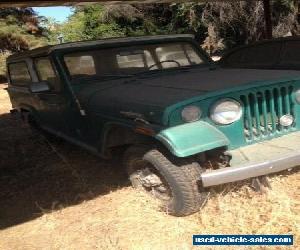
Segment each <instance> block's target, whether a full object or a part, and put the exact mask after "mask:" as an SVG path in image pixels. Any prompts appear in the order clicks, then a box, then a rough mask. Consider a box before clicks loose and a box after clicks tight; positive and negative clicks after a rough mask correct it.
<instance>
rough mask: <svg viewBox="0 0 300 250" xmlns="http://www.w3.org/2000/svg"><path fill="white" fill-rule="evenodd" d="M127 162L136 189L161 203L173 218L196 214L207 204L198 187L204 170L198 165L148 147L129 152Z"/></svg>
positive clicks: (203, 193) (136, 147) (203, 194)
mask: <svg viewBox="0 0 300 250" xmlns="http://www.w3.org/2000/svg"><path fill="white" fill-rule="evenodd" d="M166 155H167V156H166ZM124 161H125V165H126V167H127V171H128V174H129V178H130V181H131V183H132V185H133V187H135V188H138V189H142V190H144V191H146V192H148V193H150V194H151V195H152V196H154V197H156V198H158V199H160V200H161V201H162V203H163V205H164V207H165V208H166V210H167V212H168V213H169V214H172V215H175V216H186V215H189V214H192V213H194V212H196V211H198V210H199V208H200V207H201V206H202V205H203V204H204V203H205V202H206V200H207V196H208V193H207V192H203V190H200V188H199V185H198V178H199V176H200V174H201V172H202V169H201V167H200V165H199V164H198V162H196V161H193V160H191V159H181V158H176V157H174V156H171V155H169V154H167V153H165V154H163V153H162V152H161V151H160V150H158V149H149V148H147V147H144V146H139V147H138V146H134V147H131V148H129V149H128V150H127V151H126V153H125V156H124Z"/></svg>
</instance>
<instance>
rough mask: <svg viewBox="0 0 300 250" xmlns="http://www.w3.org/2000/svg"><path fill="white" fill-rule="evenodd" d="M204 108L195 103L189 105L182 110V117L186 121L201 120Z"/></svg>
mask: <svg viewBox="0 0 300 250" xmlns="http://www.w3.org/2000/svg"><path fill="white" fill-rule="evenodd" d="M201 115H202V110H201V109H200V108H199V107H198V106H195V105H189V106H186V107H184V108H183V109H182V110H181V119H182V120H183V121H184V122H195V121H198V120H200V118H201Z"/></svg>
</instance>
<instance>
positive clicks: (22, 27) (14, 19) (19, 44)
mask: <svg viewBox="0 0 300 250" xmlns="http://www.w3.org/2000/svg"><path fill="white" fill-rule="evenodd" d="M39 23H40V18H39V17H38V16H37V15H36V13H35V12H34V11H33V10H32V9H31V8H25V9H20V8H6V9H0V60H1V62H0V63H1V66H0V75H3V74H5V72H4V70H5V66H4V65H3V62H4V60H5V58H6V57H7V55H8V54H10V53H13V52H17V51H22V50H27V49H30V48H35V47H40V46H43V45H46V44H47V39H46V37H45V36H44V35H43V33H44V29H43V28H42V27H40V26H39Z"/></svg>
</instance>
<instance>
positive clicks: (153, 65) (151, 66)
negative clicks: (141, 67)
mask: <svg viewBox="0 0 300 250" xmlns="http://www.w3.org/2000/svg"><path fill="white" fill-rule="evenodd" d="M168 62H173V63H176V64H177V67H180V66H181V64H180V63H179V62H177V61H175V60H164V61H161V62H158V63H154V64H152V65H150V66H149V67H148V70H151V69H152V68H153V67H155V66H157V65H158V64H163V63H168Z"/></svg>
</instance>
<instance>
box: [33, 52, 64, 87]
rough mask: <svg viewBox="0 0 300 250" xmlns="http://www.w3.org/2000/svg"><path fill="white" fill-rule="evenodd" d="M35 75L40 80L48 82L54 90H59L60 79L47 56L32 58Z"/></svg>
mask: <svg viewBox="0 0 300 250" xmlns="http://www.w3.org/2000/svg"><path fill="white" fill-rule="evenodd" d="M34 63H35V67H36V70H37V75H38V78H39V80H40V81H47V82H49V84H50V86H51V87H52V89H53V90H54V91H59V90H60V81H59V79H58V77H57V75H56V73H55V71H54V69H53V66H52V63H51V61H50V59H49V58H46V57H44V58H38V59H35V60H34Z"/></svg>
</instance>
